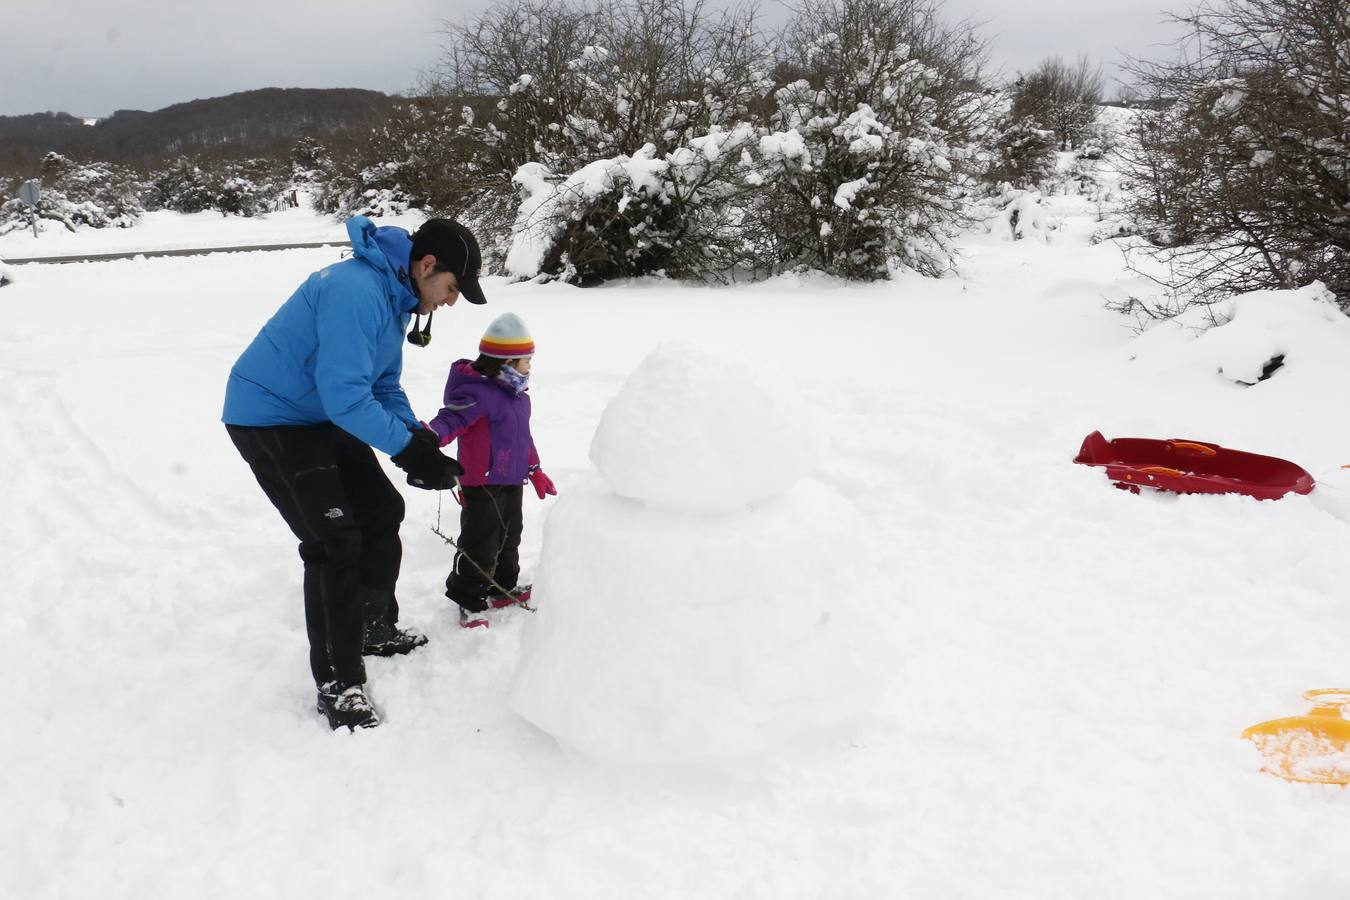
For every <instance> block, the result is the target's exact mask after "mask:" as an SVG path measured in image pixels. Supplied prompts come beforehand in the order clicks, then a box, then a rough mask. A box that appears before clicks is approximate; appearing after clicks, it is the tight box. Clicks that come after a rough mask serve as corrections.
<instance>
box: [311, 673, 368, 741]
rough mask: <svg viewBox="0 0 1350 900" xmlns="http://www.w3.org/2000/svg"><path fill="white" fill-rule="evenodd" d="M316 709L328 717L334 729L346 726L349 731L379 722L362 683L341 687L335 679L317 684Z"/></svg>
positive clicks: (330, 725)
mask: <svg viewBox="0 0 1350 900" xmlns="http://www.w3.org/2000/svg"><path fill="white" fill-rule="evenodd" d="M317 708H318V711H319V712H320V713H322V714H323V715H324V716H325V717H326V718H327V719H328V726H329V727H330V728H332V729H333V730H334V731H337V730H338V729H339V728H342V727H343V726H346V728H347V729H348V730H349V731H355V730H356V729H358V728H374V727H375V726H376V725H379V724H380V714H379V713H377V712H376V711H375V707H374V706H372V705H371V702H370V698H369V697H367V696H366V687H365V685H363V684H352V685H347V686H346V687H343V686H342V685H341V684H339V683H338V682H336V681H330V682H328V683H327V684H322V685H320V686H319V701H318V706H317Z"/></svg>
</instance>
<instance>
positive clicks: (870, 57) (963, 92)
mask: <svg viewBox="0 0 1350 900" xmlns="http://www.w3.org/2000/svg"><path fill="white" fill-rule="evenodd" d="M789 33H790V35H791V38H790V40H789V42H788V45H787V47H786V49H785V56H784V60H783V63H784V68H786V69H789V70H795V71H797V72H800V73H801V76H802V77H800V78H799V79H797V80H795V81H793V82H792V83H790V84H787V85H786V86H784V87H782V88H780V89H779V90H778V91H777V92H776V94H775V95H774V99H775V106H776V109H775V110H774V111H773V113H772V116H771V120H770V128H771V129H772V131H771V133H770V134H767V135H765V136H764V137H763V138H762V139H761V141H760V143H759V148H758V158H759V162H758V171H757V172H756V173H755V174H754V176H753V177H754V178H755V179H756V180H757V181H758V182H759V183H760V184H761V185H762V188H763V190H762V193H761V195H760V205H759V207H758V209H757V219H758V235H757V236H758V238H759V240H758V242H757V245H758V247H759V251H760V253H761V254H762V256H763V257H764V258H765V261H766V262H767V263H768V264H769V267H770V268H772V269H774V270H782V269H785V268H792V267H806V268H813V269H820V270H822V271H825V272H830V273H832V274H836V275H841V276H844V277H847V278H862V279H876V278H884V277H886V276H887V274H888V272H889V268H890V266H891V265H892V264H893V263H896V262H898V263H900V264H902V265H905V266H907V267H909V268H912V269H915V270H917V271H919V272H922V273H924V274H929V275H940V274H942V273H943V272H945V271H947V270H948V268H949V267H950V264H951V258H950V253H949V237H950V235H951V234H952V232H953V231H954V229H955V228H957V227H958V226H959V225H961V224H962V223H964V222H965V221H966V209H965V206H966V204H965V198H966V195H967V193H968V192H969V190H970V182H969V179H970V175H971V173H972V172H973V171H974V168H975V167H974V164H973V163H974V159H975V157H976V154H977V149H978V148H977V140H978V138H979V137H980V136H981V135H982V134H983V133H984V131H985V130H986V128H987V122H988V106H989V103H988V100H987V98H986V97H985V96H984V95H982V94H981V93H979V92H975V91H972V90H971V86H972V85H973V84H975V83H977V75H978V68H979V65H980V63H981V61H982V52H981V50H980V47H979V44H978V42H977V41H976V39H975V37H974V36H973V34H972V33H971V32H970V31H969V29H967V28H964V27H958V28H956V29H953V30H949V29H947V28H945V27H944V26H942V25H941V24H940V23H939V22H938V20H937V19H936V17H935V13H934V11H933V7H932V6H931V5H929V4H928V3H926V2H924V0H826V2H824V3H820V4H815V5H812V6H810V7H804V8H803V9H802V11H801V12H800V13H799V14H798V17H797V19H796V20H795V22H794V23H793V25H792V26H791V28H790V32H789Z"/></svg>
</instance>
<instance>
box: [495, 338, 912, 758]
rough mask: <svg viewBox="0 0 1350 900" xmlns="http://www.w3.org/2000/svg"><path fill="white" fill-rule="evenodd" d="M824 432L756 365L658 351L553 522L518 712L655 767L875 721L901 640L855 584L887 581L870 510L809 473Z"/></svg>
mask: <svg viewBox="0 0 1350 900" xmlns="http://www.w3.org/2000/svg"><path fill="white" fill-rule="evenodd" d="M820 444H821V441H820V440H819V437H818V435H817V434H816V433H815V430H814V429H813V428H812V426H811V424H810V420H809V418H808V416H807V415H806V412H805V411H804V410H800V409H795V408H794V407H793V405H792V403H791V402H789V401H787V400H785V399H784V398H783V397H781V396H779V395H778V394H776V393H775V392H774V391H772V390H770V389H769V388H768V387H766V386H765V385H764V384H761V383H760V382H759V380H758V378H757V376H756V373H754V372H752V371H750V370H749V369H748V368H746V367H744V366H743V365H742V364H741V363H739V362H737V361H734V360H727V359H723V358H719V357H715V356H711V355H709V354H707V353H705V352H703V351H700V350H698V349H695V348H693V347H690V346H684V345H664V346H662V347H659V348H658V349H657V350H655V351H654V352H653V353H652V354H651V355H650V356H648V357H647V359H646V360H645V361H644V362H643V363H642V364H641V365H640V366H639V368H638V369H637V370H636V371H635V372H634V373H633V374H632V376H631V377H630V378H629V379H628V381H627V382H626V383H625V385H624V386H623V388H622V389H621V390H620V392H619V393H618V395H617V396H616V397H615V398H614V399H613V400H612V401H611V402H610V404H609V405H608V407H607V408H606V409H605V411H604V414H603V415H602V417H601V420H600V424H599V426H598V427H597V429H596V432H595V436H594V439H593V441H592V443H591V450H590V458H591V461H592V463H593V464H594V465H595V468H596V470H597V472H598V476H599V477H592V478H591V479H590V480H589V481H588V482H586V483H583V484H580V485H576V486H573V487H572V488H571V489H570V490H569V491H567V492H565V496H564V497H563V498H562V499H561V500H559V502H558V503H557V504H556V505H555V507H554V508H553V510H552V512H551V513H550V515H549V518H548V521H547V523H546V525H545V529H544V543H543V550H542V554H541V559H540V565H539V570H538V573H537V577H536V579H535V597H536V598H537V600H538V608H539V611H538V614H537V615H535V616H532V617H531V621H530V622H529V625H528V629H527V632H526V635H525V638H524V641H523V645H522V654H521V661H520V665H519V668H518V670H517V673H516V679H515V684H514V686H513V690H512V704H513V706H514V708H515V709H516V711H517V712H519V713H520V714H521V715H522V716H524V717H525V718H526V719H527V720H529V721H530V722H532V723H534V724H535V725H536V726H538V727H539V728H541V729H543V730H544V731H546V732H548V733H549V734H551V735H553V736H554V737H555V738H556V739H557V740H558V741H559V742H560V743H561V744H563V745H564V746H565V747H568V748H570V749H572V750H574V751H577V752H580V753H582V754H584V755H586V756H589V757H592V758H596V759H602V760H611V761H625V762H656V763H661V762H688V761H698V760H710V759H717V758H728V757H739V756H746V755H754V754H759V753H763V752H764V751H766V750H769V749H771V748H773V747H776V746H779V745H782V744H783V743H784V742H787V741H791V740H793V739H794V738H797V737H800V736H804V735H806V734H809V733H813V732H814V733H819V732H821V731H827V730H831V729H837V728H839V727H842V726H846V725H847V724H849V723H852V722H855V721H857V720H858V719H859V718H861V717H864V716H866V715H867V713H868V712H869V711H870V709H871V708H872V706H873V704H874V703H875V702H876V700H877V698H878V695H879V693H880V691H881V689H882V688H883V687H884V685H885V683H886V681H887V678H886V675H885V670H886V668H887V664H886V663H885V662H884V660H885V659H886V658H887V653H886V649H887V648H884V647H881V646H880V645H879V644H878V641H879V639H878V638H877V637H876V636H875V633H876V631H877V630H878V629H875V628H868V627H867V618H868V616H869V615H875V610H874V609H869V607H868V604H867V602H866V598H865V597H863V596H861V593H862V592H860V591H858V590H857V589H856V587H857V586H858V585H860V584H869V583H875V582H874V581H873V576H871V575H869V573H868V570H867V565H868V563H867V560H865V559H860V558H859V556H860V555H862V554H860V553H859V549H858V540H857V529H859V528H860V527H862V526H861V525H860V522H859V517H858V515H857V513H856V511H855V510H854V508H853V507H852V505H851V504H850V503H849V502H847V501H846V500H845V499H844V498H842V497H841V496H840V495H839V494H838V493H837V492H835V491H834V490H833V489H831V488H830V487H828V486H826V485H825V484H823V483H822V482H820V481H818V480H815V479H813V478H811V477H810V473H811V472H812V471H813V470H815V469H816V468H817V467H818V465H819V462H820V458H821V450H820ZM844 586H850V587H849V588H848V589H845V587H844Z"/></svg>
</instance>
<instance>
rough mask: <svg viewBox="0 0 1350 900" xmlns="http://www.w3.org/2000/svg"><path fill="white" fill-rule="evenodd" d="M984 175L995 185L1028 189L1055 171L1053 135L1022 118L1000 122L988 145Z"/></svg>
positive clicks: (1006, 119)
mask: <svg viewBox="0 0 1350 900" xmlns="http://www.w3.org/2000/svg"><path fill="white" fill-rule="evenodd" d="M989 155H990V161H989V167H988V169H986V171H985V178H986V179H987V180H988V181H989V182H990V183H991V184H993V185H994V186H996V187H997V186H998V185H1003V184H1007V185H1011V186H1012V187H1015V188H1031V187H1035V186H1036V185H1038V184H1040V183H1041V181H1043V180H1044V179H1046V178H1048V177H1050V176H1051V175H1053V174H1054V172H1055V134H1054V132H1052V131H1049V130H1047V129H1044V128H1038V127H1036V125H1034V124H1033V123H1031V122H1029V121H1027V120H1025V119H1022V120H1015V119H1011V118H1005V119H1003V120H1002V121H1001V122H1000V127H999V128H998V129H997V130H996V132H995V133H994V135H993V138H992V140H991V142H990V147H989Z"/></svg>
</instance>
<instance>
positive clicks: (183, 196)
mask: <svg viewBox="0 0 1350 900" xmlns="http://www.w3.org/2000/svg"><path fill="white" fill-rule="evenodd" d="M144 196H145V203H146V208H147V209H151V210H159V209H168V210H173V211H174V212H183V213H194V212H201V211H202V210H206V209H210V208H211V206H212V201H213V200H214V193H213V192H212V190H211V178H210V176H209V175H208V174H207V173H206V172H205V171H204V170H203V169H202V167H201V166H200V165H199V164H198V163H197V161H196V160H193V159H189V158H187V157H185V156H180V157H178V159H176V160H174V161H173V162H172V163H170V164H169V165H167V166H165V167H164V168H161V169H158V170H156V171H154V172H152V173H151V174H150V177H149V179H148V180H147V183H146V190H145V194H144Z"/></svg>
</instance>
